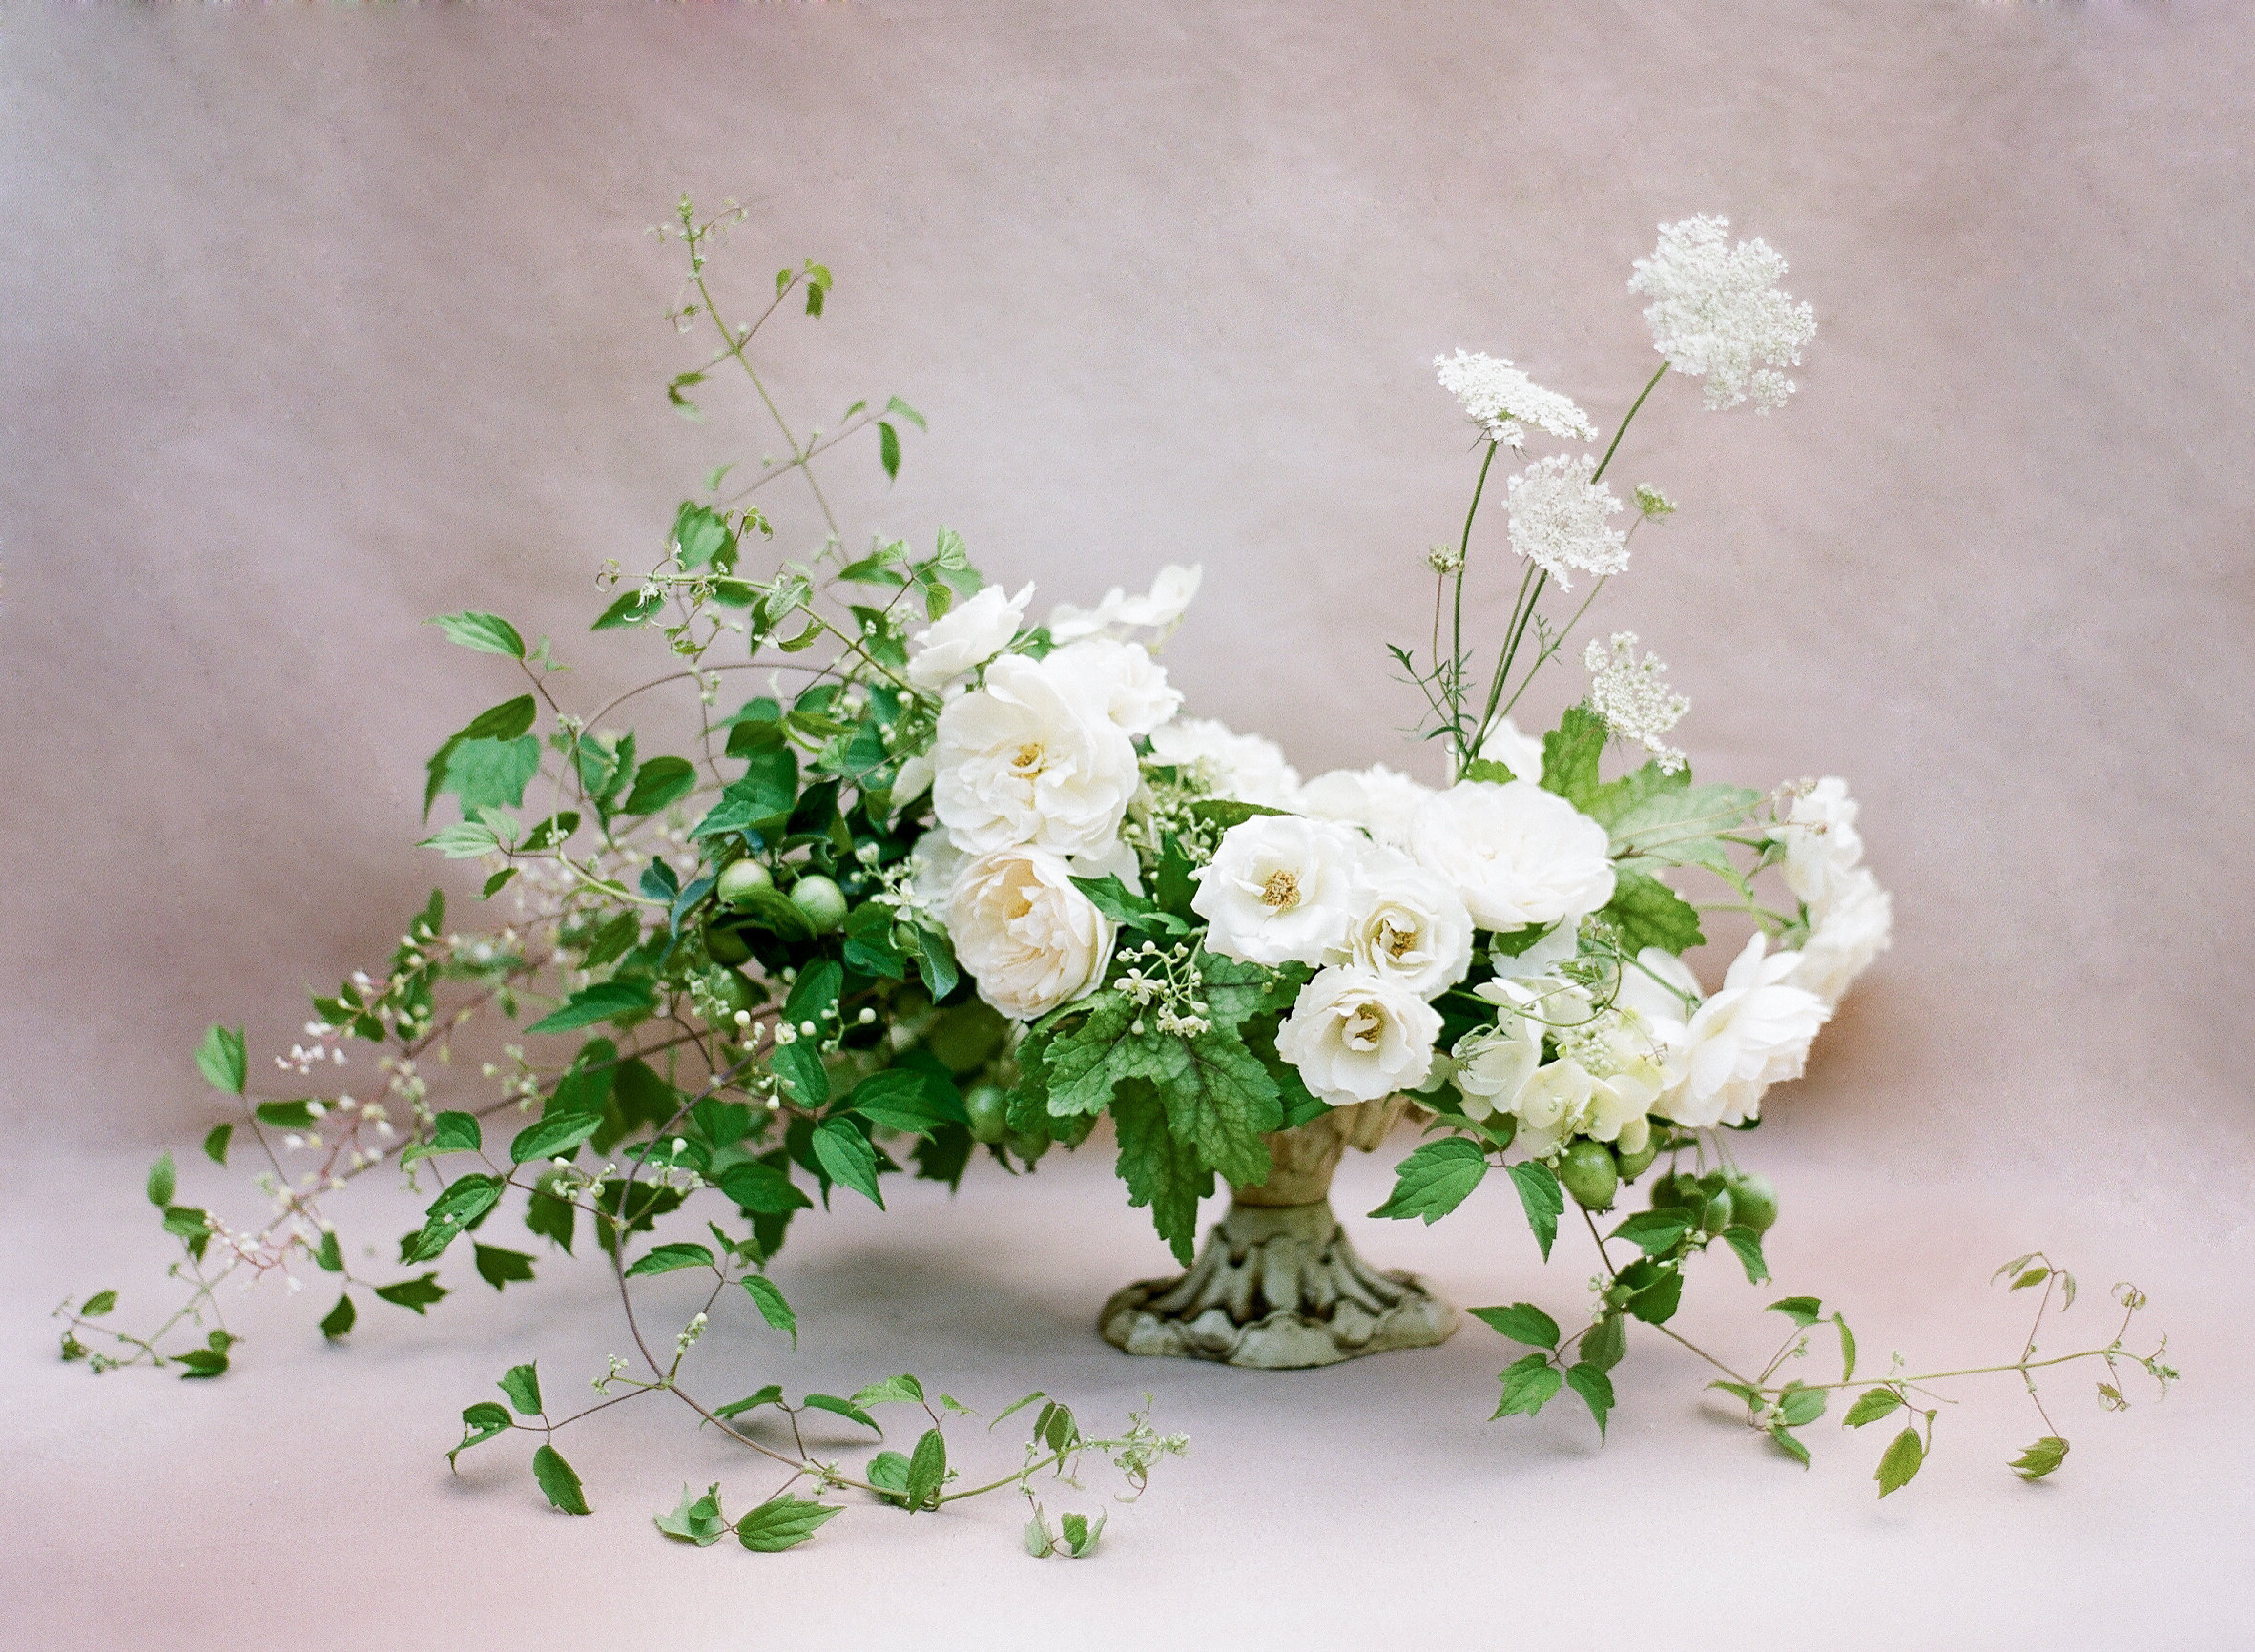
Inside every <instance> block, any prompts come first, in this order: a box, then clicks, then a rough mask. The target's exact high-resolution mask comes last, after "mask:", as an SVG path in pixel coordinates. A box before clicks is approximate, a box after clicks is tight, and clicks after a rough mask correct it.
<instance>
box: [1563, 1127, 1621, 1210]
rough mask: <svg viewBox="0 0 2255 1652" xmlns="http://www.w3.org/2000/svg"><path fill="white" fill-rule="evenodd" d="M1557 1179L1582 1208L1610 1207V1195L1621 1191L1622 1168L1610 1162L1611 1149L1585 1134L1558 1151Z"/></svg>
mask: <svg viewBox="0 0 2255 1652" xmlns="http://www.w3.org/2000/svg"><path fill="white" fill-rule="evenodd" d="M1558 1179H1559V1180H1560V1181H1562V1182H1563V1183H1564V1184H1565V1185H1566V1191H1567V1192H1569V1193H1571V1194H1573V1195H1574V1202H1575V1203H1576V1204H1578V1205H1580V1206H1581V1207H1582V1208H1583V1209H1584V1210H1610V1209H1611V1208H1613V1196H1614V1195H1615V1194H1616V1193H1618V1192H1620V1191H1621V1169H1620V1167H1619V1166H1617V1165H1616V1164H1615V1163H1614V1162H1613V1149H1612V1148H1610V1147H1608V1146H1605V1144H1604V1143H1603V1142H1593V1141H1591V1140H1590V1139H1589V1138H1588V1137H1587V1136H1583V1138H1581V1140H1579V1141H1577V1142H1575V1143H1573V1144H1572V1145H1571V1146H1568V1147H1567V1148H1566V1150H1565V1151H1564V1152H1563V1153H1561V1154H1560V1155H1559V1161H1558Z"/></svg>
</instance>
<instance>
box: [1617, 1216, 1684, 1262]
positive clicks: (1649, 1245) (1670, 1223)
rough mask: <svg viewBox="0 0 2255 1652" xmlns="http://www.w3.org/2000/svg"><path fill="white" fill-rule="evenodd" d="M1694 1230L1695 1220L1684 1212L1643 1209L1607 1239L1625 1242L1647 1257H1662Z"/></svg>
mask: <svg viewBox="0 0 2255 1652" xmlns="http://www.w3.org/2000/svg"><path fill="white" fill-rule="evenodd" d="M1690 1231H1691V1219H1690V1217H1688V1216H1686V1215H1685V1214H1684V1213H1683V1212H1682V1211H1680V1210H1639V1211H1638V1212H1637V1213H1636V1214H1635V1215H1633V1216H1631V1217H1630V1218H1629V1219H1628V1220H1627V1221H1625V1222H1624V1223H1622V1224H1621V1226H1620V1227H1618V1228H1616V1229H1613V1231H1612V1232H1611V1233H1609V1234H1608V1235H1606V1237H1608V1238H1611V1239H1625V1240H1627V1241H1628V1242H1629V1243H1630V1244H1631V1245H1634V1246H1635V1247H1636V1248H1637V1249H1640V1250H1642V1251H1643V1252H1644V1253H1645V1255H1647V1256H1662V1255H1665V1254H1666V1253H1667V1252H1668V1251H1670V1250H1673V1249H1675V1248H1676V1246H1677V1245H1678V1244H1679V1243H1680V1242H1681V1241H1682V1239H1683V1237H1684V1235H1685V1234H1686V1233H1688V1232H1690Z"/></svg>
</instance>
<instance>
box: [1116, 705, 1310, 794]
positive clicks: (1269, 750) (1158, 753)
mask: <svg viewBox="0 0 2255 1652" xmlns="http://www.w3.org/2000/svg"><path fill="white" fill-rule="evenodd" d="M1151 759H1152V761H1154V762H1158V763H1164V764H1166V765H1167V766H1168V767H1169V768H1173V769H1188V770H1190V771H1192V772H1193V773H1195V774H1199V775H1200V776H1201V777H1203V778H1204V780H1205V781H1206V784H1207V785H1208V786H1209V787H1210V789H1211V790H1212V792H1213V795H1215V796H1217V797H1234V798H1235V799H1236V800H1237V801H1238V802H1240V803H1258V804H1261V805H1262V806H1263V807H1265V808H1270V809H1290V808H1292V807H1293V805H1294V803H1295V802H1296V801H1297V799H1298V796H1299V790H1300V775H1299V771H1298V770H1297V769H1294V768H1293V766H1292V765H1291V764H1290V763H1287V762H1286V761H1285V760H1284V750H1283V748H1282V747H1280V746H1278V745H1277V744H1276V742H1275V741H1273V740H1268V739H1263V738H1262V737H1261V736H1260V735H1258V734H1239V733H1231V730H1230V729H1229V728H1228V727H1227V726H1226V725H1224V724H1221V723H1217V722H1214V721H1213V720H1212V719H1211V718H1210V717H1177V718H1175V719H1174V721H1172V722H1171V723H1169V724H1167V725H1166V726H1165V727H1164V728H1161V729H1154V730H1153V731H1152V732H1151Z"/></svg>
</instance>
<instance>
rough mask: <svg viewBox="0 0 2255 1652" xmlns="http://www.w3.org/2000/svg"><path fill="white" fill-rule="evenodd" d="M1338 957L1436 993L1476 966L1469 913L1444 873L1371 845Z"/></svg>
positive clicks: (1425, 994)
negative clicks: (1430, 869)
mask: <svg viewBox="0 0 2255 1652" xmlns="http://www.w3.org/2000/svg"><path fill="white" fill-rule="evenodd" d="M1337 961H1342V962H1346V963H1350V964H1353V965H1354V966H1355V968H1357V969H1360V970H1363V971H1366V972H1367V973H1369V974H1371V975H1382V976H1385V977H1386V978H1387V979H1388V980H1390V981H1397V982H1399V983H1400V984H1401V985H1403V986H1406V987H1408V988H1409V989H1410V991H1412V992H1414V993H1416V994H1417V996H1418V997H1419V998H1422V999H1427V1000H1431V999H1435V998H1438V997H1439V996H1440V995H1441V994H1442V993H1444V992H1446V991H1447V990H1448V989H1449V988H1450V987H1452V986H1454V985H1456V984H1457V982H1459V981H1462V980H1463V979H1464V977H1465V975H1466V973H1467V972H1469V971H1470V969H1471V968H1472V914H1471V913H1469V912H1467V911H1466V910H1465V909H1464V902H1463V900H1462V898H1460V897H1459V895H1458V894H1457V891H1456V889H1455V887H1454V886H1452V885H1451V884H1450V882H1449V881H1448V879H1447V878H1443V877H1441V876H1440V875H1439V874H1438V873H1437V872H1432V871H1428V870H1427V869H1426V868H1425V867H1422V866H1419V865H1418V864H1417V862H1416V861H1415V860H1412V859H1411V858H1410V857H1408V856H1406V855H1402V854H1397V853H1396V852H1395V851H1394V850H1391V849H1383V848H1378V847H1376V846H1373V847H1371V848H1369V849H1366V850H1365V851H1364V852H1363V854H1362V856H1361V857H1360V858H1359V860H1358V861H1357V862H1356V865H1355V883H1354V895H1353V906H1352V908H1351V911H1350V915H1349V917H1348V919H1347V934H1346V939H1345V940H1343V941H1342V942H1341V943H1340V945H1339V947H1338V958H1337Z"/></svg>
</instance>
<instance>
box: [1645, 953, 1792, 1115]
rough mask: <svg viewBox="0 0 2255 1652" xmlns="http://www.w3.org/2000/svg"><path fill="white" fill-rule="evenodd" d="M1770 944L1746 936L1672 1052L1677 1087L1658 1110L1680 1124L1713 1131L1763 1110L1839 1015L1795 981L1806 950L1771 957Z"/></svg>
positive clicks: (1672, 1086) (1670, 1066)
mask: <svg viewBox="0 0 2255 1652" xmlns="http://www.w3.org/2000/svg"><path fill="white" fill-rule="evenodd" d="M1766 944H1767V940H1766V938H1765V937H1763V936H1761V935H1759V934H1757V935H1755V936H1754V937H1753V938H1752V939H1751V940H1748V942H1747V944H1746V950H1745V951H1744V952H1742V953H1740V954H1739V955H1738V958H1737V960H1735V961H1734V962H1732V964H1731V965H1730V969H1729V972H1728V973H1727V975H1725V976H1724V977H1723V989H1722V990H1721V991H1720V992H1718V993H1716V994H1715V996H1714V997H1712V998H1710V999H1708V1000H1707V1002H1705V1003H1703V1004H1701V1005H1700V1006H1699V1009H1698V1011H1697V1012H1696V1013H1695V1014H1694V1015H1693V1016H1692V1017H1691V1024H1690V1025H1689V1026H1688V1027H1686V1029H1685V1031H1684V1035H1683V1038H1682V1041H1681V1042H1680V1043H1678V1044H1677V1045H1676V1047H1675V1048H1674V1049H1673V1050H1672V1051H1671V1052H1670V1054H1669V1059H1668V1075H1669V1078H1670V1081H1671V1083H1670V1087H1669V1088H1668V1089H1667V1091H1666V1092H1665V1094H1664V1095H1662V1096H1661V1098H1660V1099H1659V1102H1658V1104H1657V1106H1656V1110H1657V1111H1659V1112H1661V1113H1663V1114H1665V1116H1667V1117H1668V1118H1671V1119H1673V1120H1675V1121H1676V1123H1678V1124H1680V1125H1691V1126H1692V1127H1693V1128H1695V1129H1706V1128H1709V1127H1711V1126H1713V1125H1736V1124H1743V1123H1745V1122H1746V1121H1747V1120H1748V1119H1750V1118H1753V1117H1755V1116H1756V1115H1758V1114H1759V1113H1760V1112H1761V1110H1762V1092H1763V1091H1764V1090H1766V1089H1768V1088H1769V1086H1770V1085H1771V1084H1779V1083H1782V1082H1784V1081H1785V1080H1787V1079H1797V1078H1799V1077H1800V1076H1801V1069H1802V1067H1803V1065H1804V1064H1805V1063H1807V1062H1808V1060H1809V1043H1810V1040H1811V1039H1813V1038H1815V1037H1816V1029H1817V1028H1818V1027H1820V1026H1822V1025H1823V1024H1824V1023H1825V1022H1826V1021H1827V1020H1828V1019H1829V1018H1830V1017H1831V1013H1832V1012H1831V1010H1830V1009H1828V1008H1826V1007H1825V1002H1824V1001H1823V1000H1822V999H1820V998H1818V997H1817V996H1816V994H1814V993H1812V992H1810V991H1808V990H1806V989H1804V988H1802V987H1797V986H1792V985H1790V984H1788V983H1789V982H1790V981H1791V979H1792V976H1793V973H1794V971H1795V970H1796V969H1797V968H1799V966H1800V963H1801V955H1800V954H1799V953H1797V952H1780V953H1775V954H1772V955H1771V956H1769V957H1768V958H1765V957H1764V956H1763V949H1764V947H1765V946H1766Z"/></svg>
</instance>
